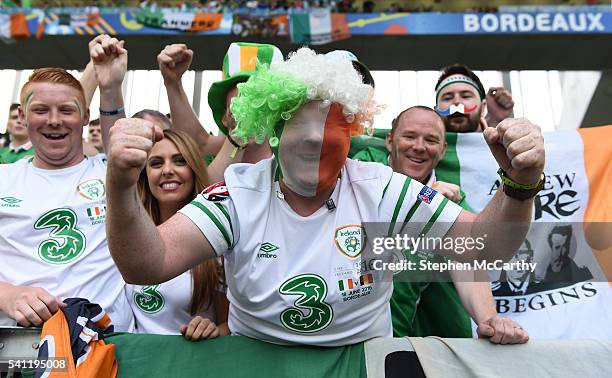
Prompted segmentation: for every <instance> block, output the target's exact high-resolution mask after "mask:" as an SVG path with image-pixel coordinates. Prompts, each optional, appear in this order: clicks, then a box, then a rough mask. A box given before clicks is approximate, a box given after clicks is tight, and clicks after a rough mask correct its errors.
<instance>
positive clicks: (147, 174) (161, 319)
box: [127, 130, 229, 340]
mask: <svg viewBox="0 0 612 378" xmlns="http://www.w3.org/2000/svg"><path fill="white" fill-rule="evenodd" d="M206 186H208V176H207V173H206V168H205V166H204V163H203V161H202V159H200V158H199V156H198V148H197V146H196V145H195V142H194V141H193V140H192V139H191V137H190V136H189V135H187V134H186V133H183V132H181V131H173V130H164V139H162V140H160V141H159V142H157V143H155V145H154V146H153V148H152V149H151V152H150V153H149V156H148V158H147V164H146V167H145V169H143V170H142V172H141V174H140V178H139V180H138V193H139V196H140V199H141V200H142V204H143V205H144V208H145V209H146V211H147V212H148V213H149V215H150V216H151V218H152V219H153V222H154V223H155V224H156V225H159V224H161V223H163V222H165V221H166V220H167V219H168V218H170V217H171V216H172V215H174V214H175V213H176V212H177V211H178V210H179V209H181V208H182V207H183V206H185V205H186V204H188V203H189V202H191V201H192V200H193V199H194V198H195V196H196V195H197V194H198V193H200V192H201V191H202V190H204V188H205V187H206ZM220 268H221V267H220V264H219V263H218V262H217V260H210V261H207V262H204V263H202V264H200V265H197V266H195V267H193V268H192V269H191V270H190V271H187V272H185V273H183V274H181V275H179V276H178V277H176V278H174V279H172V280H169V281H166V282H164V283H161V284H158V285H147V286H139V285H128V287H127V293H128V300H129V302H130V305H131V306H132V310H133V311H134V316H135V318H136V324H137V326H136V327H137V331H138V332H139V333H155V334H179V332H180V333H181V334H182V335H184V336H185V338H187V339H188V340H199V339H210V338H214V337H217V336H219V335H228V334H229V329H228V327H227V313H228V306H229V305H228V302H227V298H226V296H225V294H224V292H222V291H221V288H222V284H220V282H221V281H223V280H224V276H223V273H222V270H221V269H220Z"/></svg>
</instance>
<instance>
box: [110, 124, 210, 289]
mask: <svg viewBox="0 0 612 378" xmlns="http://www.w3.org/2000/svg"><path fill="white" fill-rule="evenodd" d="M161 138H163V133H162V130H161V129H160V128H159V127H158V126H154V125H153V123H151V122H149V121H146V120H142V119H135V118H130V119H121V120H119V121H117V123H116V124H115V126H114V127H113V128H112V129H111V132H110V146H109V152H108V170H107V174H106V186H107V194H106V199H107V212H106V233H107V235H108V246H109V249H110V252H111V255H112V257H113V259H114V260H115V263H116V264H117V267H118V268H119V271H120V272H121V274H122V275H123V277H124V279H125V280H126V281H127V282H131V283H136V284H154V283H160V282H165V281H167V280H169V279H171V278H173V277H176V276H178V275H179V274H181V273H182V272H185V271H187V270H188V269H189V268H191V267H192V266H195V265H197V264H198V263H200V262H202V261H203V260H205V259H208V258H212V257H214V256H215V253H214V251H213V248H212V246H211V245H210V243H209V242H208V240H207V239H206V238H205V237H204V235H203V234H202V232H200V230H199V229H198V227H197V226H196V225H195V224H194V223H192V222H191V221H190V220H189V219H188V218H187V217H185V216H184V215H182V214H180V213H178V214H176V215H174V216H173V217H172V218H170V219H169V220H168V221H167V222H165V223H164V224H162V225H160V226H159V227H155V225H154V224H153V221H152V220H151V217H149V215H148V214H147V212H146V211H145V209H144V208H143V207H142V205H141V202H140V200H139V198H138V193H137V190H136V183H137V181H138V176H139V175H140V172H141V171H142V169H143V168H144V167H145V163H146V159H147V153H148V152H149V151H150V150H151V147H153V143H154V142H153V141H154V140H159V139H161Z"/></svg>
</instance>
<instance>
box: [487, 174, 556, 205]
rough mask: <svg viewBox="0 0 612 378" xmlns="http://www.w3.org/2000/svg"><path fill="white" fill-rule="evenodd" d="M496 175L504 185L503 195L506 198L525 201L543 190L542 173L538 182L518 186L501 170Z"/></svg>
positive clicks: (543, 177)
mask: <svg viewBox="0 0 612 378" xmlns="http://www.w3.org/2000/svg"><path fill="white" fill-rule="evenodd" d="M497 174H498V175H499V177H500V178H501V180H502V183H503V184H504V185H503V191H504V193H505V194H506V195H507V196H508V197H510V198H514V199H517V200H519V201H525V200H528V199H531V198H533V197H535V195H536V194H538V192H539V191H540V190H542V188H544V179H545V176H544V173H542V177H540V180H539V181H538V182H536V183H533V184H528V185H525V184H519V183H518V182H515V181H512V179H511V178H510V177H508V175H507V174H506V171H504V170H503V169H501V168H500V169H499V170H498V171H497Z"/></svg>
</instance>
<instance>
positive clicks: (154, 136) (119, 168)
mask: <svg viewBox="0 0 612 378" xmlns="http://www.w3.org/2000/svg"><path fill="white" fill-rule="evenodd" d="M163 137H164V134H163V131H162V129H161V128H160V127H159V126H157V125H155V124H153V123H152V122H149V121H146V120H144V119H139V118H123V119H120V120H118V121H117V122H116V123H115V125H114V126H113V127H112V128H111V129H110V142H109V151H108V172H107V180H106V181H107V183H108V184H109V185H112V186H113V187H114V188H115V189H127V188H129V187H132V186H134V185H136V183H137V182H138V176H139V175H140V172H141V171H142V169H143V168H144V167H145V164H146V162H147V155H148V153H149V151H150V150H151V148H152V147H153V144H154V143H155V142H156V141H158V140H161V139H162V138H163Z"/></svg>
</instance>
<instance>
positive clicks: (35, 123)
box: [19, 83, 89, 169]
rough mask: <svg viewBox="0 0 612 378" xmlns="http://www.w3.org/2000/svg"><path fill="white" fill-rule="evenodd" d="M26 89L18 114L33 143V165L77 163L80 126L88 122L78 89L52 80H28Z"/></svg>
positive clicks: (80, 149) (80, 152)
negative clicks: (36, 81) (22, 106)
mask: <svg viewBox="0 0 612 378" xmlns="http://www.w3.org/2000/svg"><path fill="white" fill-rule="evenodd" d="M27 89H28V92H29V93H28V95H27V96H26V101H25V105H24V108H23V109H22V110H20V112H19V115H20V117H21V119H22V120H23V121H24V122H25V123H26V124H27V127H28V135H29V136H30V141H31V142H32V144H33V145H34V150H35V156H34V165H36V166H37V167H39V168H45V169H58V168H67V167H70V166H72V165H75V164H77V163H79V162H80V161H81V160H82V159H83V141H82V135H83V126H84V125H86V124H87V123H88V122H89V111H88V110H84V109H83V104H82V102H81V101H82V98H81V94H80V92H79V91H78V90H77V89H75V88H72V87H70V86H68V85H65V84H55V83H32V84H30V85H29V86H28V88H27ZM20 109H21V108H20Z"/></svg>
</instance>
